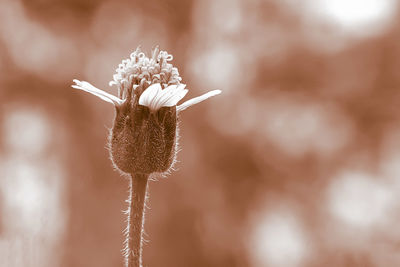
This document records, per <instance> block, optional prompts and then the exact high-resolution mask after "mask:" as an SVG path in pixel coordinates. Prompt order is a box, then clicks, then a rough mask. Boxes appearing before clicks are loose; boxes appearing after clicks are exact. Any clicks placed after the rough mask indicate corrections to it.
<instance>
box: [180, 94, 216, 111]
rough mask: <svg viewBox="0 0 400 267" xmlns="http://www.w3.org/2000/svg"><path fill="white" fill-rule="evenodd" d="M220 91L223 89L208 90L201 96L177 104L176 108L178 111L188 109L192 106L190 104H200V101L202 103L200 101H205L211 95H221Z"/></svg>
mask: <svg viewBox="0 0 400 267" xmlns="http://www.w3.org/2000/svg"><path fill="white" fill-rule="evenodd" d="M220 93H221V90H213V91H210V92H208V93H205V94H204V95H201V96H198V97H195V98H192V99H190V100H188V101H186V102H184V103H183V104H181V105H179V106H177V108H176V110H177V111H182V110H185V109H187V108H188V107H190V106H193V105H195V104H198V103H200V102H202V101H204V100H206V99H207V98H210V97H212V96H215V95H219V94H220Z"/></svg>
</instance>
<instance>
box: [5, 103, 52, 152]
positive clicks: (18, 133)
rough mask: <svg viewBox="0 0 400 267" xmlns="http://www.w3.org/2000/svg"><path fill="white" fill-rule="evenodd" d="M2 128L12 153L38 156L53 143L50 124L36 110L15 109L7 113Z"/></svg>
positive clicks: (6, 143)
mask: <svg viewBox="0 0 400 267" xmlns="http://www.w3.org/2000/svg"><path fill="white" fill-rule="evenodd" d="M2 128H3V132H4V142H5V145H6V148H7V149H8V151H9V152H12V153H22V154H24V155H37V154H38V153H41V152H42V151H43V150H44V149H45V148H46V145H47V144H48V143H49V142H50V141H51V136H52V135H51V127H50V122H49V121H48V119H47V118H46V116H45V115H44V114H43V113H41V112H40V111H38V110H35V109H28V108H19V109H17V108H15V110H11V111H8V112H6V113H5V115H4V124H3V125H2Z"/></svg>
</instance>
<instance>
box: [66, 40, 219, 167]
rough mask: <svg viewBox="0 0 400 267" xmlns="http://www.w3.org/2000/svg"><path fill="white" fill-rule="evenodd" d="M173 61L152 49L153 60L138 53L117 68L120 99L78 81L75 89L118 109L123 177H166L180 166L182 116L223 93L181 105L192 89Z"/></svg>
mask: <svg viewBox="0 0 400 267" xmlns="http://www.w3.org/2000/svg"><path fill="white" fill-rule="evenodd" d="M172 59H173V57H172V55H170V54H168V53H167V52H165V51H159V49H158V47H156V48H155V49H153V51H152V56H151V58H149V57H147V56H146V55H145V54H144V53H143V52H141V49H140V48H137V49H136V50H135V51H134V52H133V53H132V54H131V55H130V58H129V59H125V60H122V63H121V64H119V65H118V68H117V69H116V74H115V75H114V76H113V80H112V81H111V82H110V83H109V85H110V86H112V85H116V86H117V87H118V97H117V96H114V95H111V94H109V93H107V92H105V91H103V90H100V89H98V88H96V87H94V86H93V85H91V84H90V83H88V82H86V81H79V80H73V81H74V82H75V85H72V87H73V88H76V89H80V90H83V91H86V92H89V93H91V94H93V95H95V96H97V97H99V98H101V99H102V100H104V101H106V102H109V103H111V104H113V105H114V106H115V108H116V116H115V120H114V125H113V128H112V130H111V138H110V148H111V149H110V153H111V159H112V161H113V163H114V165H115V166H116V168H118V169H119V170H120V171H122V172H125V173H131V174H132V173H144V174H150V173H153V172H165V171H167V170H168V169H169V168H170V167H171V166H172V164H173V163H174V161H175V157H176V150H177V149H176V146H177V134H176V132H177V112H178V113H179V112H181V111H183V110H185V109H186V108H188V107H190V106H192V105H195V104H197V103H200V102H202V101H204V100H206V99H208V98H210V97H212V96H215V95H218V94H220V93H221V91H220V90H213V91H210V92H208V93H206V94H203V95H201V96H198V97H195V98H192V99H190V100H188V101H186V102H184V103H183V104H181V105H177V104H178V102H179V101H180V100H181V99H182V98H184V97H185V95H186V94H187V92H188V89H185V87H186V85H185V84H182V83H181V80H182V78H181V77H180V76H179V72H178V69H177V68H176V67H173V66H172V64H170V63H168V62H169V61H171V60H172Z"/></svg>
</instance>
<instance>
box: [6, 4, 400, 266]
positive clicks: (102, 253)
mask: <svg viewBox="0 0 400 267" xmlns="http://www.w3.org/2000/svg"><path fill="white" fill-rule="evenodd" d="M138 45H141V46H142V49H143V50H145V51H147V52H150V50H151V49H152V48H153V47H154V46H155V45H160V47H161V48H162V49H163V50H167V51H168V52H169V53H171V54H173V55H174V61H173V62H172V63H173V64H174V65H175V66H177V67H178V68H179V71H180V73H181V76H182V77H183V81H184V83H186V84H187V87H188V88H189V89H191V90H190V92H189V94H188V97H194V96H197V95H200V94H202V93H204V92H206V91H209V90H213V89H221V90H222V91H223V93H222V94H221V95H220V96H217V97H214V98H212V99H210V100H208V101H206V102H204V103H202V104H200V105H197V106H195V107H192V108H190V109H188V110H187V111H185V112H184V113H182V115H181V124H180V125H181V130H180V133H181V139H180V147H181V151H180V152H179V156H178V158H179V162H178V164H177V165H176V169H177V171H176V172H173V173H172V174H171V175H169V176H168V177H167V178H162V177H159V178H158V179H157V180H158V181H152V182H150V188H149V190H150V201H149V203H148V206H149V208H148V210H147V214H146V225H145V228H146V236H145V238H146V240H147V242H146V244H145V246H144V263H145V266H146V267H156V266H163V267H186V266H193V267H197V266H199V267H200V266H201V267H203V266H215V267H217V266H218V267H222V266H229V267H234V266H253V267H263V266H272V267H275V266H277V267H281V266H283V267H289V266H310V267H314V266H315V267H319V266H334V267H336V266H352V267H353V266H362V267H368V266H385V267H395V266H400V253H399V252H400V251H399V250H400V228H399V227H398V225H399V221H400V204H399V203H400V90H399V89H400V76H399V73H400V12H399V2H398V1H397V0H335V1H329V0H302V1H301V0H246V1H245V0H216V1H214V0H189V1H181V0H164V1H162V0H135V1H124V0H116V1H114V0H84V1H81V0H1V1H0V266H1V267H22V266H23V267H50V266H51V267H54V266H56V267H57V266H62V267H70V266H74V267H90V266H96V267H110V266H122V263H123V258H122V254H121V249H122V247H123V246H122V242H123V234H122V231H123V229H124V227H125V215H124V214H123V213H122V211H123V210H124V209H126V203H125V199H126V198H127V196H128V192H127V190H128V181H127V180H126V179H123V178H121V177H120V176H119V174H118V173H117V172H116V171H114V170H113V168H112V165H111V162H110V161H109V158H108V152H107V150H106V148H105V147H106V143H107V135H108V128H110V127H111V125H112V120H113V116H114V109H113V107H112V105H110V104H108V103H105V102H103V101H101V100H99V99H98V98H96V97H94V96H92V95H89V94H87V93H84V92H82V91H77V90H74V89H72V88H71V87H70V85H71V84H72V79H74V78H76V79H80V80H87V81H89V82H91V83H92V84H94V85H95V86H97V87H99V88H102V89H104V90H106V91H108V92H111V93H114V94H115V93H116V88H114V87H112V88H111V87H108V81H110V80H112V75H113V74H114V70H115V68H116V67H117V65H118V64H119V63H120V61H121V60H122V59H124V58H127V57H129V54H130V53H131V52H132V51H133V50H134V49H135V48H136V47H137V46H138ZM156 178H157V177H156Z"/></svg>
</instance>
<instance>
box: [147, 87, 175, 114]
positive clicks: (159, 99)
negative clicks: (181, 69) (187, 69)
mask: <svg viewBox="0 0 400 267" xmlns="http://www.w3.org/2000/svg"><path fill="white" fill-rule="evenodd" d="M175 87H176V85H175V86H173V85H172V86H171V88H169V87H167V88H169V90H167V91H166V90H165V89H164V90H163V89H160V91H159V92H158V94H157V95H156V96H155V97H154V99H153V101H151V108H152V109H153V110H158V109H159V108H161V107H162V103H163V100H164V99H165V98H166V96H167V95H168V94H169V92H170V91H171V93H172V92H173V91H174V90H175Z"/></svg>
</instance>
